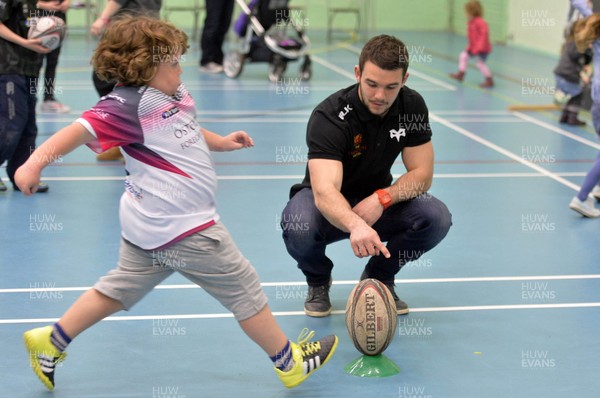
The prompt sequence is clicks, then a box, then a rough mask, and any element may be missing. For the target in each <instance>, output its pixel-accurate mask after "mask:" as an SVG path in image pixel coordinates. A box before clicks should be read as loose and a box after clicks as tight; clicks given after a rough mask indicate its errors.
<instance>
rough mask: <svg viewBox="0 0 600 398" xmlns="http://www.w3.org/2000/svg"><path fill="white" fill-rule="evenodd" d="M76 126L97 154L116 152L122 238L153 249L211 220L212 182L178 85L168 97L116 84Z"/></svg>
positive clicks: (190, 104)
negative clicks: (119, 155)
mask: <svg viewBox="0 0 600 398" xmlns="http://www.w3.org/2000/svg"><path fill="white" fill-rule="evenodd" d="M77 122H79V123H81V124H82V125H83V126H85V128H86V129H87V130H88V131H89V132H90V134H92V135H93V136H94V137H96V140H95V141H92V142H91V143H89V144H88V146H89V147H90V148H91V149H92V150H94V151H95V152H102V151H105V150H107V149H109V148H112V147H115V146H119V147H121V151H122V152H123V153H124V157H125V168H126V171H127V178H126V180H125V192H124V193H123V196H122V197H121V205H120V211H119V218H120V221H121V230H122V234H123V238H125V239H127V240H128V241H130V242H131V243H133V244H135V245H137V246H139V247H141V248H143V249H146V250H151V249H157V248H162V247H165V246H167V245H169V244H171V243H174V242H176V241H177V240H179V239H182V238H183V237H185V236H188V235H190V234H191V233H193V232H195V231H199V230H201V229H204V228H206V227H208V226H210V225H212V224H214V223H215V222H216V221H218V219H219V216H218V214H217V212H216V200H215V194H216V189H217V177H216V174H215V170H214V165H213V160H212V157H211V154H210V151H209V149H208V145H207V144H206V141H205V140H204V135H203V134H202V132H201V131H200V125H199V124H198V122H197V121H196V109H195V104H194V100H193V99H192V97H191V96H190V94H189V93H188V91H187V90H186V88H185V87H184V86H183V85H180V86H179V88H178V89H177V93H176V94H175V95H174V96H173V97H171V96H168V95H166V94H164V93H163V92H161V91H159V90H156V89H154V88H151V87H148V86H142V87H128V86H117V87H116V88H115V89H114V90H113V91H112V92H111V93H110V94H108V95H106V96H104V97H102V98H101V99H100V101H99V102H98V104H96V106H94V107H93V108H91V109H90V110H88V111H86V112H84V113H83V115H81V117H80V118H79V119H77Z"/></svg>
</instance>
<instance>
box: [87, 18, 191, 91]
mask: <svg viewBox="0 0 600 398" xmlns="http://www.w3.org/2000/svg"><path fill="white" fill-rule="evenodd" d="M187 48H188V40H187V35H186V34H185V33H184V32H183V31H182V30H180V29H178V28H176V27H175V26H174V25H173V24H171V23H169V22H166V21H161V20H159V19H156V18H152V17H149V16H139V15H137V16H131V15H126V16H123V17H119V18H118V19H115V20H114V21H113V22H111V23H110V25H109V27H108V29H107V30H106V32H105V33H104V35H103V36H102V38H101V39H100V42H99V43H98V47H97V48H96V51H95V52H94V55H93V56H92V66H93V67H94V70H95V71H96V74H97V75H98V77H99V78H100V79H102V80H107V81H110V80H116V81H118V82H119V83H122V84H125V85H128V86H129V85H132V86H143V85H146V84H147V83H148V82H149V81H150V80H152V78H153V77H154V75H155V74H156V71H157V68H158V65H159V63H161V62H173V61H174V60H175V59H176V57H178V56H180V55H182V54H185V52H186V51H187Z"/></svg>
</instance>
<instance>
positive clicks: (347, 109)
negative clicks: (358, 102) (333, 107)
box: [338, 104, 352, 120]
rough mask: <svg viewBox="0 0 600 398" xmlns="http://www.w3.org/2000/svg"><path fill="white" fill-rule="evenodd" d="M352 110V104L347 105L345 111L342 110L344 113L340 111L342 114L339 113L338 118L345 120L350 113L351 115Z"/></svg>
mask: <svg viewBox="0 0 600 398" xmlns="http://www.w3.org/2000/svg"><path fill="white" fill-rule="evenodd" d="M351 110H352V107H351V106H350V104H348V105H346V106H345V107H344V110H342V111H340V113H338V117H339V118H340V119H341V120H344V118H345V117H346V115H347V114H348V113H350V111H351Z"/></svg>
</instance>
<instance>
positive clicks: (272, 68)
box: [269, 62, 287, 83]
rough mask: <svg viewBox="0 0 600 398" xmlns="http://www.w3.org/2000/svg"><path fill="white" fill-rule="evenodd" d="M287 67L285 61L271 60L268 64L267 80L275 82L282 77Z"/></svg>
mask: <svg viewBox="0 0 600 398" xmlns="http://www.w3.org/2000/svg"><path fill="white" fill-rule="evenodd" d="M286 68H287V63H286V62H273V63H270V64H269V80H270V81H271V83H277V82H278V81H280V80H281V78H282V77H283V74H284V73H285V70H286Z"/></svg>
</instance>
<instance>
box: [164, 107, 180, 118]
mask: <svg viewBox="0 0 600 398" xmlns="http://www.w3.org/2000/svg"><path fill="white" fill-rule="evenodd" d="M177 112H179V108H178V107H176V106H174V107H172V108H170V109H167V110H166V111H164V112H163V113H162V118H163V119H168V118H170V117H171V116H173V115H174V114H176V113H177Z"/></svg>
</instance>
